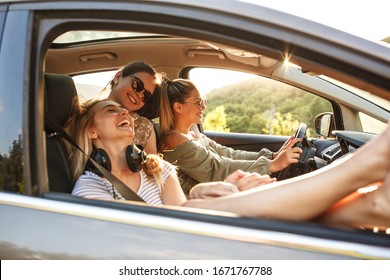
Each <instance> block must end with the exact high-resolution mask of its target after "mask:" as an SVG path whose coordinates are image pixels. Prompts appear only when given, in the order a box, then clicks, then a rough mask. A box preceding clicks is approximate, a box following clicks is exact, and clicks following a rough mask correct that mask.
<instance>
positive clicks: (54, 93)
mask: <svg viewBox="0 0 390 280" xmlns="http://www.w3.org/2000/svg"><path fill="white" fill-rule="evenodd" d="M75 99H77V91H76V86H75V84H74V81H73V79H72V78H71V77H70V76H68V75H62V74H51V73H45V112H50V114H51V115H53V116H54V117H55V118H56V119H57V121H58V122H59V124H60V125H61V126H64V124H65V123H66V121H67V120H68V119H69V117H70V116H71V114H72V109H73V106H74V101H75ZM45 130H46V133H52V132H54V131H52V129H51V128H50V127H48V126H45Z"/></svg>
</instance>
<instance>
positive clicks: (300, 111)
mask: <svg viewBox="0 0 390 280" xmlns="http://www.w3.org/2000/svg"><path fill="white" fill-rule="evenodd" d="M221 106H223V108H224V114H225V115H226V117H224V118H222V117H221V119H219V118H217V117H216V116H215V114H217V113H216V112H215V110H216V108H218V107H221ZM218 110H222V109H218ZM329 111H332V106H331V104H330V102H329V101H327V100H326V99H324V98H321V97H319V96H316V95H314V94H312V93H309V92H306V91H303V90H301V89H299V88H295V87H293V86H290V85H286V84H284V83H279V82H276V81H272V80H268V79H264V78H262V77H259V78H254V79H250V80H246V81H242V82H241V83H237V84H234V85H229V86H225V87H223V88H219V89H214V90H212V91H211V92H210V93H208V94H207V109H206V111H205V112H204V113H205V123H206V120H207V121H209V118H211V119H212V125H213V127H223V128H224V129H229V130H230V131H232V132H240V133H270V132H271V131H270V124H271V123H272V130H273V131H272V134H275V135H277V134H281V135H291V134H292V133H293V132H294V131H295V129H296V128H298V125H299V123H300V122H304V123H306V124H307V125H308V128H309V130H313V129H314V127H313V126H314V118H315V117H316V116H317V115H318V114H319V113H321V112H329ZM209 114H211V116H210V117H208V115H209ZM218 114H222V113H221V112H220V113H218ZM223 119H226V125H225V123H218V121H219V120H220V121H221V122H224V120H223ZM210 122H211V120H210ZM207 125H208V124H207ZM207 129H210V128H207Z"/></svg>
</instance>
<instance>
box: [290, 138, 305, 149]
mask: <svg viewBox="0 0 390 280" xmlns="http://www.w3.org/2000/svg"><path fill="white" fill-rule="evenodd" d="M301 141H302V138H297V139H293V140H291V142H290V143H289V144H288V147H290V148H292V147H294V145H295V144H296V143H299V142H301Z"/></svg>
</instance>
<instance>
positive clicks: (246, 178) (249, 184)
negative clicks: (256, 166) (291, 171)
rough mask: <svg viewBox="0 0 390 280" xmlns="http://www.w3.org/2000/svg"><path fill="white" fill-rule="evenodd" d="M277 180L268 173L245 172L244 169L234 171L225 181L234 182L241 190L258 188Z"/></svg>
mask: <svg viewBox="0 0 390 280" xmlns="http://www.w3.org/2000/svg"><path fill="white" fill-rule="evenodd" d="M275 181H276V179H275V178H271V177H270V176H268V175H260V174H258V173H255V172H244V171H242V170H237V171H235V172H233V173H232V174H230V175H229V176H228V177H226V179H225V182H229V183H232V184H234V185H235V186H236V187H237V188H238V190H239V191H240V192H242V191H245V190H249V189H252V188H257V187H260V186H262V185H266V184H269V183H272V182H275Z"/></svg>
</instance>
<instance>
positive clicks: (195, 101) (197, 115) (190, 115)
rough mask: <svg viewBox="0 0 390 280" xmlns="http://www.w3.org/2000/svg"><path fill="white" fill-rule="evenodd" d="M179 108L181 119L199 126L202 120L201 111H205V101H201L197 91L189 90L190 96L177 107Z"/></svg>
mask: <svg viewBox="0 0 390 280" xmlns="http://www.w3.org/2000/svg"><path fill="white" fill-rule="evenodd" d="M179 106H180V107H181V118H186V120H187V121H188V122H189V123H191V124H200V123H202V119H203V111H204V110H205V109H206V101H205V100H204V99H202V96H201V95H200V93H199V91H198V90H197V89H196V88H195V89H193V90H191V92H190V96H189V97H188V98H187V99H185V100H184V101H183V102H182V103H180V105H179Z"/></svg>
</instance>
